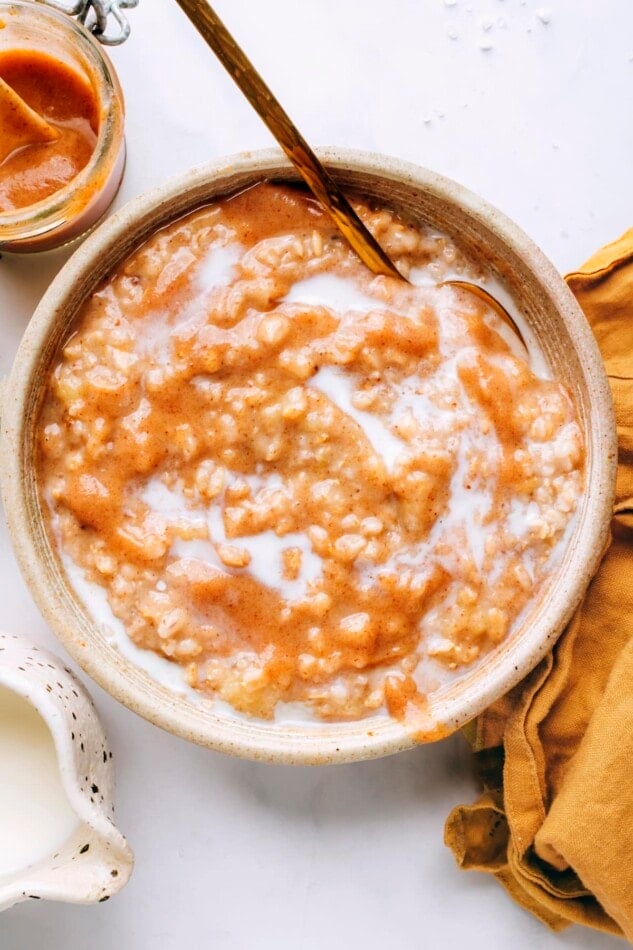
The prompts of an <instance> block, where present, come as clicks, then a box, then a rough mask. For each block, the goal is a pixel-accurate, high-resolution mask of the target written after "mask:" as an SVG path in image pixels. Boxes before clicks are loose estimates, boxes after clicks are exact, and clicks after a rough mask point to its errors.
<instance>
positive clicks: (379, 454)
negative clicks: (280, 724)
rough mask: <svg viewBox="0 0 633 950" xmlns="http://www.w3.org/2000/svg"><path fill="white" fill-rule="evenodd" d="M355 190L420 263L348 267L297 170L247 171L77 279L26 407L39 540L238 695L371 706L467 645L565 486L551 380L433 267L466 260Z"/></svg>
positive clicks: (478, 651) (505, 601)
mask: <svg viewBox="0 0 633 950" xmlns="http://www.w3.org/2000/svg"><path fill="white" fill-rule="evenodd" d="M357 206H358V208H359V211H360V214H361V216H362V217H363V219H364V220H365V221H366V222H367V224H368V225H369V226H370V228H371V229H372V230H373V232H374V233H375V234H376V235H377V237H378V239H379V240H380V242H381V243H382V245H383V246H384V247H385V249H386V250H387V252H388V253H389V254H390V255H391V256H392V257H393V258H394V259H395V260H396V262H397V264H398V266H399V267H400V268H401V269H402V270H403V271H404V272H406V273H407V274H411V276H412V278H414V279H415V281H416V283H417V284H418V286H415V287H411V286H407V285H405V284H403V283H401V282H397V281H394V280H392V279H390V278H385V277H373V276H372V275H371V274H370V273H369V272H367V271H366V270H365V269H364V268H363V266H362V265H361V264H360V263H359V261H358V260H357V259H356V258H355V256H354V255H353V253H352V252H351V251H350V250H349V249H348V248H347V246H346V244H345V243H344V242H343V241H342V240H341V239H340V237H339V235H338V234H337V233H336V232H335V231H334V230H333V228H332V226H331V224H330V222H329V221H328V220H327V219H326V218H325V217H324V215H323V214H322V213H321V212H320V211H319V209H318V208H317V207H316V206H315V204H314V203H313V202H312V201H311V200H310V199H309V198H307V197H306V196H305V195H304V194H303V193H302V192H301V191H299V190H295V189H291V188H287V187H282V186H272V185H261V186H258V187H256V188H253V189H251V190H249V191H247V192H245V193H243V194H241V195H239V196H236V197H233V198H231V199H229V200H225V201H222V202H219V203H218V204H216V205H213V206H210V207H207V208H203V209H200V210H198V211H196V212H194V213H193V214H191V215H189V216H188V217H186V218H184V219H183V220H181V221H178V222H176V223H175V224H172V225H171V226H169V227H167V228H165V229H164V230H162V231H159V232H158V233H157V234H156V235H155V236H154V237H152V238H151V239H150V240H149V241H147V242H146V243H145V244H144V245H143V246H142V247H141V248H140V249H139V250H138V251H136V252H135V253H134V254H132V256H131V257H129V258H128V259H127V260H126V261H125V262H124V263H123V264H122V265H121V266H120V267H118V268H117V270H116V271H115V272H114V273H113V274H112V276H111V277H109V278H108V279H107V280H106V281H105V282H104V283H103V284H102V285H101V286H100V288H99V289H98V290H97V292H95V293H94V294H93V295H92V296H91V297H90V299H89V300H88V301H87V302H86V303H85V305H84V306H83V309H82V312H81V314H80V317H79V320H78V323H77V328H76V331H75V333H74V334H73V336H72V337H71V339H70V340H69V341H68V343H67V344H66V346H65V347H64V349H63V352H62V353H61V355H60V357H59V359H58V361H57V364H56V366H55V368H54V371H53V373H52V375H51V381H50V387H49V392H48V395H47V398H46V402H45V405H44V407H43V410H42V414H41V419H40V422H39V430H38V431H39V439H40V446H41V454H40V458H39V463H38V464H39V478H40V484H41V487H42V493H43V497H44V499H45V503H46V506H47V510H48V511H49V515H50V525H51V532H52V535H53V536H54V538H55V539H56V541H57V542H58V543H59V545H60V547H61V549H63V550H64V551H65V552H66V553H67V554H68V555H70V557H71V558H72V559H73V560H74V562H75V563H76V564H77V565H78V566H79V567H80V568H81V569H82V571H83V572H84V574H85V576H86V577H87V578H88V579H89V580H90V581H92V582H96V583H97V584H100V585H101V586H102V587H104V588H105V590H106V592H107V596H108V599H109V602H110V604H111V607H112V610H113V611H114V614H115V615H116V616H117V617H118V618H120V619H121V620H122V621H123V623H124V624H125V627H126V630H127V633H128V635H129V636H130V637H131V638H132V640H133V641H134V642H135V643H136V644H137V645H138V646H140V647H142V648H145V649H148V650H154V651H156V652H157V653H159V654H161V655H163V656H164V657H167V658H168V659H170V660H172V661H173V662H174V663H178V664H180V665H182V666H183V667H184V668H185V670H186V675H187V677H188V679H189V682H190V683H191V685H192V686H193V687H194V688H195V689H197V690H200V691H202V692H205V693H208V694H211V695H213V696H217V697H221V698H222V699H224V700H226V701H227V702H229V703H230V704H232V706H234V707H235V709H237V710H240V711H242V712H244V713H246V714H249V715H253V716H259V717H263V718H270V717H272V716H274V714H275V710H276V707H277V704H278V703H280V702H300V703H303V704H305V706H307V707H308V708H309V709H310V710H311V711H312V712H313V713H314V714H315V715H316V716H318V717H321V718H323V719H330V720H343V719H354V718H358V717H362V716H365V715H367V714H369V713H371V712H373V711H375V710H378V709H380V708H382V707H384V706H385V705H386V706H387V707H388V708H389V709H391V710H392V711H396V710H398V709H400V708H401V703H400V704H399V701H398V697H399V696H400V699H401V698H402V695H407V696H409V695H410V694H411V688H412V686H411V684H412V683H413V682H416V675H418V681H419V671H420V669H421V667H422V665H423V666H424V668H425V670H427V675H428V669H429V664H430V665H431V666H435V668H436V669H437V670H438V671H439V670H442V669H444V670H456V671H459V670H462V669H464V668H465V667H466V666H468V665H469V664H472V663H474V662H475V661H477V660H478V659H479V658H481V657H482V656H484V655H485V654H486V653H487V652H488V651H490V650H491V649H493V648H494V647H495V646H496V645H497V644H499V643H500V642H501V641H502V640H503V639H504V638H505V637H506V636H507V635H508V632H509V631H510V630H511V629H513V626H514V625H516V624H517V623H518V622H519V620H518V619H517V618H519V615H520V614H521V612H522V611H523V610H524V608H525V607H526V606H527V605H528V604H529V603H530V602H531V600H532V599H533V598H534V596H535V594H536V593H537V592H538V591H539V590H542V589H543V587H544V585H545V584H546V582H547V579H548V576H549V574H550V573H551V564H552V555H553V553H554V552H555V551H556V549H557V545H558V543H559V541H560V539H561V537H562V536H563V533H564V532H565V529H566V528H567V526H568V524H569V522H570V519H571V518H572V515H573V512H574V509H575V506H576V503H577V499H578V497H579V494H580V492H581V490H582V484H583V444H582V438H581V433H580V429H579V426H578V424H577V421H576V417H575V412H574V408H573V406H572V403H571V401H570V398H569V396H568V394H567V393H566V391H565V390H564V388H563V387H562V386H561V385H560V384H559V383H557V382H555V381H551V380H548V379H543V378H539V377H538V376H537V375H536V374H535V373H534V372H533V371H532V370H531V369H530V367H529V366H528V365H527V364H526V362H525V361H524V360H523V359H522V357H521V352H520V351H517V350H515V349H513V347H512V345H511V344H510V343H509V342H507V340H506V339H505V338H504V335H503V331H502V330H501V328H500V326H499V322H498V318H497V317H496V316H495V315H494V314H492V313H491V312H489V311H488V310H487V309H486V308H485V305H484V304H483V303H482V302H481V301H480V300H478V299H477V298H475V297H472V296H471V295H468V294H464V293H463V292H460V291H456V290H454V289H452V288H449V287H443V288H440V287H438V286H437V282H438V281H441V280H442V279H444V278H445V277H447V276H450V275H451V274H455V273H461V274H464V275H466V276H470V277H473V276H482V275H478V273H477V270H476V268H475V267H474V265H473V264H472V263H469V262H468V261H467V260H465V259H464V257H463V255H462V254H461V253H460V252H459V250H458V249H457V248H456V246H455V245H454V244H453V243H452V242H451V241H449V240H448V239H447V238H446V237H443V236H441V235H437V234H435V233H433V232H432V231H431V230H430V229H426V230H424V229H422V230H418V229H416V228H413V227H410V226H408V225H407V224H405V223H403V222H402V221H400V220H399V219H398V217H397V216H396V215H394V214H393V213H391V212H390V211H388V210H385V209H378V210H376V209H372V208H369V207H368V206H367V205H365V204H363V203H361V202H359V203H357ZM483 276H485V275H483ZM403 691H404V692H403Z"/></svg>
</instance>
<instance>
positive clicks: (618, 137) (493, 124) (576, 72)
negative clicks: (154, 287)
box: [0, 0, 633, 950]
mask: <svg viewBox="0 0 633 950" xmlns="http://www.w3.org/2000/svg"><path fill="white" fill-rule="evenodd" d="M216 6H217V9H218V12H220V14H221V15H223V16H224V18H225V19H226V21H227V24H228V25H229V26H230V27H231V28H232V29H233V30H234V32H235V33H236V34H237V36H238V37H239V38H240V40H241V41H242V42H243V44H244V46H245V47H246V48H247V49H248V50H249V51H250V53H251V55H252V58H253V60H254V61H255V63H256V64H257V65H258V66H259V67H260V69H261V70H262V72H263V73H264V75H265V76H266V77H267V78H268V80H269V82H270V84H271V86H272V87H273V89H274V90H275V91H276V92H277V93H278V94H279V95H280V97H281V99H282V101H283V102H284V103H285V104H286V107H287V109H288V111H289V112H290V113H291V114H292V115H293V117H294V118H295V119H296V120H297V122H298V124H299V125H300V126H301V128H302V130H303V131H304V133H305V134H306V136H307V137H308V138H309V139H310V140H311V141H312V142H314V143H318V144H339V145H349V146H359V147H363V148H367V149H374V150H376V151H383V152H386V153H391V154H393V155H397V156H400V157H403V158H407V159H410V160H412V161H415V162H418V163H420V164H425V165H428V166H430V167H432V168H434V169H436V170H438V171H441V172H443V173H445V174H447V175H449V176H452V177H454V178H456V179H458V180H459V181H461V182H463V183H464V184H466V185H468V186H469V187H471V188H473V189H475V190H476V191H478V192H480V193H481V194H482V195H484V196H485V197H486V198H488V199H489V200H491V201H492V202H494V203H495V204H497V205H498V206H499V207H500V208H502V209H503V210H504V211H505V212H506V213H507V214H509V215H510V216H511V217H513V218H515V219H516V221H518V223H519V224H521V225H522V226H523V227H524V228H525V229H526V230H527V231H528V233H530V234H531V235H532V236H533V237H534V238H535V239H536V240H537V241H538V242H539V243H540V244H541V246H542V247H543V248H544V250H545V251H546V252H547V253H548V254H549V255H550V256H551V257H552V259H553V260H554V262H555V263H556V265H557V266H558V267H559V268H561V269H566V268H571V267H573V266H574V265H576V264H579V263H580V262H581V261H582V260H583V259H584V258H586V257H587V256H588V255H589V254H590V253H591V252H592V251H593V250H594V249H595V248H597V247H598V246H599V245H600V244H601V243H603V242H605V241H607V240H610V239H613V238H615V237H617V236H618V234H619V233H620V232H621V231H623V230H624V229H625V228H627V227H629V226H631V225H633V190H632V189H631V164H630V162H631V155H632V154H633V124H632V123H631V114H632V112H633V4H632V3H631V2H630V0H552V2H550V3H549V4H548V3H546V2H542V0H470V2H469V0H389V2H386V0H382V2H381V0H362V2H361V0H300V2H299V3H298V2H296V0H295V2H293V0H217V3H216ZM539 14H540V15H539ZM130 18H131V20H132V23H133V34H132V38H131V39H130V41H129V42H128V44H127V45H126V46H125V47H123V48H121V49H117V50H114V51H113V53H112V58H113V60H114V62H115V63H116V66H117V67H118V69H119V72H120V75H121V79H122V81H123V84H124V86H125V89H126V91H127V102H128V143H129V164H128V169H127V174H126V179H125V184H124V187H123V189H122V192H121V194H120V196H119V199H118V203H119V204H120V203H122V202H123V201H124V200H126V199H127V198H130V197H132V196H133V195H136V194H137V193H139V192H141V191H142V190H144V189H146V188H147V187H149V186H151V185H153V184H156V183H158V182H160V181H162V180H163V179H164V178H165V177H166V176H167V175H169V174H171V173H175V172H179V171H181V170H183V169H185V168H187V167H188V166H190V165H193V164H195V163H197V162H200V161H203V160H205V159H207V158H210V157H215V156H219V155H221V154H223V153H228V152H232V151H237V150H240V149H247V148H254V147H259V146H264V145H268V144H269V143H270V140H269V136H268V134H267V132H266V131H265V129H264V128H263V127H262V126H261V124H260V122H259V120H258V119H257V118H256V117H255V116H254V115H253V114H251V112H250V111H249V107H248V106H247V105H246V104H245V103H244V102H243V101H242V100H241V99H240V96H239V94H238V92H237V91H236V90H235V89H234V87H233V86H232V84H231V83H230V81H229V79H228V78H227V76H226V75H225V74H224V73H223V72H222V70H221V68H220V67H219V66H218V65H217V64H216V63H215V62H214V60H213V59H212V58H211V56H210V54H208V53H207V52H206V50H205V48H204V47H203V45H202V43H201V42H200V41H199V40H198V38H197V37H196V36H195V35H194V34H193V32H192V30H191V28H190V27H189V25H188V24H187V22H186V21H185V19H184V17H183V16H182V14H181V13H180V11H179V10H178V8H177V7H176V4H175V3H174V2H173V0H141V4H140V7H139V8H138V9H137V10H136V11H133V12H132V13H131V15H130ZM548 19H549V22H548V23H544V22H543V20H548ZM482 46H491V47H492V48H491V49H482ZM64 259H65V254H64V253H52V254H49V255H45V256H41V257H40V258H39V259H35V258H28V259H27V258H23V259H19V258H12V257H9V256H5V258H4V259H3V260H2V261H0V341H1V344H0V373H3V372H6V371H7V370H8V368H9V366H10V363H11V360H12V358H13V354H14V352H15V350H16V347H17V345H18V342H19V339H20V335H21V333H22V330H23V328H24V326H25V325H26V322H27V320H28V318H29V315H30V313H31V312H32V310H33V308H34V306H35V304H36V302H37V300H38V298H39V296H40V294H41V293H42V291H43V289H44V288H45V286H46V284H47V282H48V281H49V280H50V278H51V277H52V276H53V274H54V273H55V271H56V270H57V269H58V267H59V266H60V265H61V264H62V263H63V261H64ZM0 590H1V591H2V596H1V597H0V626H1V627H3V628H6V629H8V630H11V631H15V632H20V633H24V634H27V635H32V636H33V637H35V638H36V639H37V640H38V641H39V642H41V643H43V644H46V645H47V646H51V647H52V648H54V649H56V650H57V652H59V653H62V654H63V651H62V649H61V647H59V645H57V644H56V643H55V641H54V638H53V637H52V635H51V633H50V632H49V631H48V630H47V629H46V627H45V625H44V623H43V622H42V620H41V619H40V617H39V615H38V613H37V611H36V609H35V607H34V606H33V604H32V603H31V600H30V598H29V595H28V593H27V591H26V590H25V588H24V586H23V584H22V582H21V579H20V577H19V575H18V572H17V568H16V566H15V563H14V561H13V557H12V555H11V552H10V549H9V544H8V541H7V538H6V532H5V531H4V528H3V527H0ZM91 688H92V692H93V695H94V696H95V699H96V701H97V705H98V707H99V710H100V712H101V714H102V716H103V719H104V721H105V724H106V727H107V729H108V731H109V733H110V736H111V739H112V744H113V746H114V748H115V750H116V753H117V760H118V761H117V765H118V818H119V823H120V825H121V827H122V828H123V829H124V830H125V831H126V832H127V834H128V835H129V838H130V840H131V842H132V844H133V846H134V848H135V850H136V857H137V867H136V871H135V874H134V877H133V879H132V882H131V884H130V885H129V886H128V887H127V888H126V890H125V891H124V892H123V893H122V894H121V895H120V896H119V897H118V898H116V899H114V900H112V901H111V902H110V903H108V904H105V905H103V906H99V907H88V908H76V907H69V906H62V905H57V906H56V905H49V904H44V903H41V904H37V905H35V904H33V903H31V904H29V905H22V906H20V907H18V908H16V909H14V910H12V911H9V912H8V913H6V914H4V915H3V916H2V918H1V919H0V947H1V948H2V950H44V948H46V950H49V948H50V950H57V948H62V947H63V948H64V950H88V948H90V950H111V948H113V947H116V948H117V950H184V948H188V947H203V948H205V950H206V948H214V950H215V948H217V950H255V948H257V950H272V948H275V950H317V948H321V947H328V948H330V950H339V948H341V950H342V948H356V947H363V948H364V950H384V948H386V947H388V948H389V950H409V948H418V947H423V948H427V947H428V948H433V950H434V948H449V950H451V948H457V947H462V946H464V945H467V946H468V947H469V950H477V948H486V950H489V948H491V947H493V948H497V947H499V948H501V947H508V946H512V947H516V948H517V950H518V948H528V947H539V948H567V947H569V948H571V947H574V948H592V950H602V948H604V950H606V948H607V947H611V946H613V947H615V946H617V945H620V946H621V945H622V944H621V943H620V944H617V943H616V941H615V940H614V939H612V938H607V937H600V936H597V935H594V934H593V933H591V932H589V931H583V930H581V929H579V928H573V929H571V930H569V931H567V932H566V933H565V934H564V935H559V936H555V935H551V934H549V933H548V932H547V931H546V930H545V929H544V928H543V927H542V925H541V924H539V923H538V922H537V921H535V920H534V919H532V918H531V917H530V916H529V915H528V914H526V913H525V912H524V911H522V910H520V909H519V908H517V907H516V906H515V905H514V904H513V903H512V902H511V901H510V900H509V899H508V898H507V897H506V895H505V893H504V892H503V891H502V890H501V888H500V887H498V886H497V885H496V883H495V882H494V881H493V880H491V879H489V878H487V877H485V876H483V875H478V874H464V873H462V872H459V871H458V870H457V869H456V868H455V866H454V863H453V859H452V856H451V855H450V853H449V852H448V851H447V850H446V849H445V848H444V846H443V844H442V829H443V821H444V817H445V815H446V813H447V812H448V810H449V809H450V807H451V806H452V805H453V804H454V803H456V802H459V801H466V800H469V799H470V798H472V796H473V795H474V788H473V784H472V781H471V779H470V777H469V774H468V762H467V755H466V751H465V747H464V744H463V743H462V741H461V740H460V739H459V738H454V739H451V740H449V741H446V742H444V743H442V744H440V745H436V746H434V747H430V748H420V749H418V750H416V751H414V752H411V753H408V754H402V755H400V756H396V757H394V758H391V759H385V760H383V761H378V762H370V763H365V764H359V765H355V766H342V767H335V768H318V769H291V768H278V767H271V766H263V765H255V764H251V763H247V762H240V761H232V760H229V759H226V758H223V757H222V756H220V755H216V754H213V753H209V752H205V751H203V750H202V749H198V748H195V747H193V746H189V745H187V744H185V743H184V742H182V741H179V740H177V739H174V738H172V737H171V736H168V735H166V734H165V733H162V732H160V731H159V730H157V729H155V728H154V727H152V726H150V725H148V724H147V723H145V722H143V721H142V720H141V719H139V718H137V717H136V716H134V715H132V714H131V713H129V712H128V711H127V710H125V709H123V708H122V707H120V706H119V705H117V704H116V703H115V702H114V701H113V700H112V699H110V698H109V697H108V696H107V695H105V694H104V693H103V692H101V691H100V690H99V689H98V688H97V687H96V686H92V687H91ZM148 785H149V786H151V788H152V789H153V794H152V795H151V796H150V798H149V801H150V802H151V804H150V806H149V807H148V804H147V802H148V797H147V795H146V794H144V795H143V796H142V797H141V796H140V795H139V794H138V791H139V789H140V788H141V787H142V788H143V789H144V791H145V793H146V791H147V786H148Z"/></svg>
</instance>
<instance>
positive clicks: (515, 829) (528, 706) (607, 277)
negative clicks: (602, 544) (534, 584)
mask: <svg viewBox="0 0 633 950" xmlns="http://www.w3.org/2000/svg"><path fill="white" fill-rule="evenodd" d="M567 282H568V284H569V286H570V287H571V289H572V291H573V292H574V294H575V295H576V297H577V298H578V302H579V303H580V306H581V307H582V309H583V310H584V312H585V314H586V315H587V318H588V320H589V322H590V323H591V326H592V328H593V331H594V333H595V335H596V338H597V340H598V345H599V346H600V350H601V352H602V356H603V358H604V362H605V366H606V369H607V373H608V376H609V381H610V384H611V388H612V392H613V397H614V400H615V409H616V416H617V424H618V439H619V463H618V479H617V494H616V502H615V509H614V517H613V524H612V534H613V540H612V543H611V545H610V547H609V549H608V551H607V553H606V555H605V558H604V560H603V562H602V565H601V567H600V569H599V571H598V573H597V575H596V577H595V578H594V580H593V582H592V584H591V586H590V588H589V591H588V593H587V595H586V597H585V600H584V603H583V604H582V606H581V607H580V608H579V610H578V611H577V613H576V615H575V616H574V618H573V620H572V622H571V623H570V624H569V626H568V627H567V629H566V630H565V632H564V633H563V635H562V637H561V638H560V640H559V641H558V643H557V645H556V647H555V648H554V650H553V652H552V653H551V654H550V655H549V656H548V657H546V658H545V659H544V660H543V661H542V662H541V663H540V665H539V666H538V667H537V668H536V669H535V670H534V672H533V673H532V674H531V675H530V676H529V677H528V678H527V679H526V680H524V682H523V683H521V684H520V685H519V686H517V687H516V688H515V689H514V690H513V691H512V692H511V693H510V694H509V695H507V696H505V697H504V698H503V699H501V700H499V702H497V703H495V704H494V705H493V706H492V707H491V708H490V709H488V710H487V711H486V712H485V713H483V714H482V715H481V716H479V718H478V719H477V720H476V721H475V722H474V723H471V725H470V726H469V727H467V735H468V738H469V739H470V741H471V743H472V745H473V748H474V755H475V763H476V769H477V772H478V774H479V777H480V779H481V780H482V782H483V788H484V791H483V794H482V795H481V797H480V799H479V801H477V802H476V803H475V804H473V805H461V806H458V807H457V808H455V809H453V811H452V812H451V814H450V815H449V817H448V819H447V822H446V828H445V841H446V844H447V845H448V846H449V847H450V848H451V849H452V851H453V853H454V854H455V857H456V859H457V861H458V863H459V864H460V866H461V867H462V868H465V869H476V870H479V871H487V872H489V873H491V874H494V876H495V877H496V878H497V879H498V880H499V881H500V882H501V884H503V885H504V887H505V888H506V889H507V890H508V891H509V893H510V894H511V896H512V897H513V898H514V899H515V900H516V901H517V902H518V903H519V904H521V905H523V906H524V907H526V908H527V909H528V910H530V911H531V912H532V913H533V914H535V915H536V916H537V917H539V918H540V919H541V920H542V921H544V922H545V923H546V924H548V925H549V926H550V927H551V928H552V929H553V930H562V929H563V928H564V927H567V926H568V925H569V924H571V923H580V924H585V925H587V926H589V927H594V928H595V929H596V930H603V931H607V932H610V933H613V934H618V935H620V936H625V937H626V938H627V939H628V940H629V941H631V942H633V229H632V230H630V231H628V232H627V233H626V234H624V235H623V236H622V237H621V238H620V239H619V240H618V241H616V242H615V243H614V244H610V245H608V246H607V247H605V248H603V249H602V250H601V251H599V252H598V253H597V254H596V255H595V256H594V257H592V258H591V260H589V261H588V262H587V263H586V264H585V265H584V267H582V268H581V269H580V270H579V271H577V272H575V273H573V274H569V275H568V277H567Z"/></svg>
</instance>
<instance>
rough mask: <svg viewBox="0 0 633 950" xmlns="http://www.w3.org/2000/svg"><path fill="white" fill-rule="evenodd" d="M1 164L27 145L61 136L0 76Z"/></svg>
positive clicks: (41, 143) (43, 142)
mask: <svg viewBox="0 0 633 950" xmlns="http://www.w3.org/2000/svg"><path fill="white" fill-rule="evenodd" d="M0 129H2V137H1V140H0V164H2V162H3V161H4V160H5V159H6V158H8V157H9V155H11V153H12V152H15V151H16V149H19V148H24V147H25V146H26V145H43V144H45V143H47V142H54V141H55V139H57V138H59V132H58V131H57V129H55V128H53V126H52V125H49V124H48V122H47V121H46V120H45V119H43V118H42V116H41V115H38V114H37V112H35V111H34V110H33V109H31V107H30V106H29V105H27V104H26V102H25V101H24V99H22V98H21V97H20V96H18V94H17V92H15V90H13V89H12V88H11V86H9V85H8V83H6V82H5V81H4V79H2V78H0Z"/></svg>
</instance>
